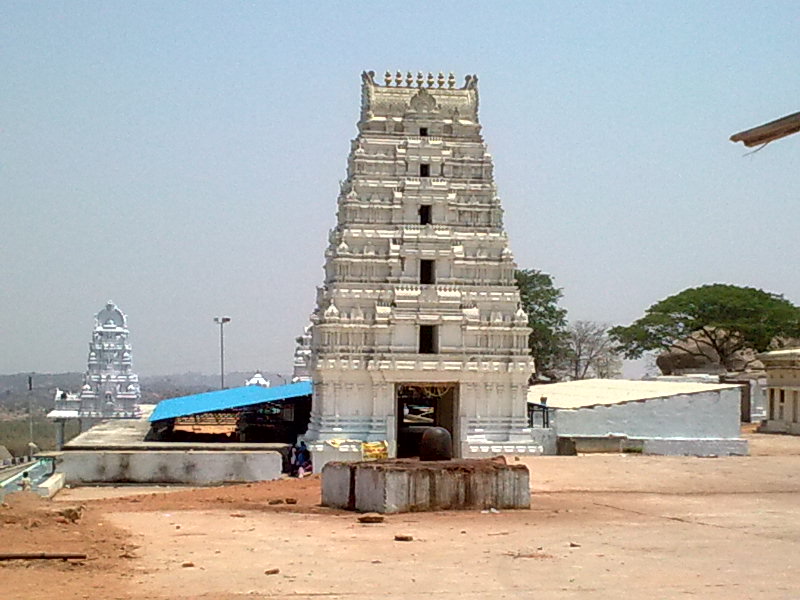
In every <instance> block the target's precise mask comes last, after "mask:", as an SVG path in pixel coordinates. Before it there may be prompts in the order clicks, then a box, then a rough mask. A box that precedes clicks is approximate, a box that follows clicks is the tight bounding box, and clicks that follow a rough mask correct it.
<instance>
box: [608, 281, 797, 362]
mask: <svg viewBox="0 0 800 600" xmlns="http://www.w3.org/2000/svg"><path fill="white" fill-rule="evenodd" d="M609 333H610V335H611V338H612V339H613V340H614V341H615V342H616V343H617V345H618V349H619V350H620V351H622V352H624V354H625V356H626V357H627V358H639V357H640V356H641V355H642V354H643V353H644V352H646V351H648V350H675V349H681V348H682V346H681V343H682V342H683V341H684V340H686V339H687V338H689V337H690V336H693V337H694V338H696V339H699V340H702V342H703V343H705V344H706V345H708V347H709V348H711V349H712V350H714V352H716V354H717V355H718V356H719V359H720V362H721V363H722V365H723V366H725V367H726V368H731V366H732V364H733V360H734V358H735V357H736V355H737V353H739V352H740V351H742V350H744V349H747V348H751V349H753V350H756V351H759V352H763V351H764V350H767V349H768V348H769V347H770V345H771V344H773V343H774V342H775V340H777V339H779V338H782V337H783V338H791V337H798V336H800V308H798V307H796V306H795V305H794V304H792V303H791V302H789V301H788V300H786V299H785V298H784V297H783V296H781V295H778V294H772V293H770V292H765V291H763V290H758V289H755V288H751V287H738V286H735V285H725V284H721V283H715V284H711V285H703V286H700V287H696V288H690V289H687V290H684V291H682V292H680V293H679V294H675V295H674V296H670V297H669V298H665V299H664V300H661V301H660V302H656V303H655V304H653V306H651V307H650V308H648V309H647V311H646V312H645V315H644V316H643V317H642V318H641V319H638V320H637V321H634V322H633V323H632V324H631V325H629V326H627V327H622V326H619V327H614V328H613V329H611V330H610V332H609Z"/></svg>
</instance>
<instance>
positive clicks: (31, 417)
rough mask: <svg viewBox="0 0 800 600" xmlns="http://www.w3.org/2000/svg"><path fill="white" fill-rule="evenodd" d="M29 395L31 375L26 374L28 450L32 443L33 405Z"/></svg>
mask: <svg viewBox="0 0 800 600" xmlns="http://www.w3.org/2000/svg"><path fill="white" fill-rule="evenodd" d="M31 396H33V375H28V430H29V434H30V436H29V437H30V440H29V441H30V444H29V445H28V451H30V448H31V445H33V407H32V401H31V400H32V399H31Z"/></svg>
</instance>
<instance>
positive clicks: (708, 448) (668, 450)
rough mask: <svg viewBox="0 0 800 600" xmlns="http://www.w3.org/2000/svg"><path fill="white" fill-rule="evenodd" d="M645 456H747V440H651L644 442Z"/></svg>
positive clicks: (643, 451)
mask: <svg viewBox="0 0 800 600" xmlns="http://www.w3.org/2000/svg"><path fill="white" fill-rule="evenodd" d="M642 453H643V454H668V455H678V456H747V455H748V447H747V440H743V439H739V440H732V439H702V440H701V439H677V438H672V439H650V440H644V446H643V449H642Z"/></svg>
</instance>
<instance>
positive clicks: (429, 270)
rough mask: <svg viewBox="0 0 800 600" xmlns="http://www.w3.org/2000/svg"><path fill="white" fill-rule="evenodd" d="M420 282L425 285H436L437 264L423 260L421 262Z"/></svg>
mask: <svg viewBox="0 0 800 600" xmlns="http://www.w3.org/2000/svg"><path fill="white" fill-rule="evenodd" d="M419 282H420V283H421V284H423V285H430V284H432V283H436V262H435V261H433V260H425V259H422V260H420V261H419Z"/></svg>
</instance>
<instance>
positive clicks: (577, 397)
mask: <svg viewBox="0 0 800 600" xmlns="http://www.w3.org/2000/svg"><path fill="white" fill-rule="evenodd" d="M735 387H737V386H736V385H735V384H734V385H732V384H721V383H695V382H693V381H692V382H672V381H652V380H647V381H640V380H632V379H583V380H580V381H565V382H563V383H551V384H548V385H532V386H531V387H529V388H528V402H533V403H536V404H538V403H540V402H541V399H542V397H544V398H547V406H549V407H552V408H562V409H570V408H587V407H590V406H598V405H605V406H608V405H612V404H622V403H623V402H636V401H641V400H650V399H653V398H666V397H669V396H679V395H683V394H697V393H700V392H712V391H717V390H723V389H727V388H735Z"/></svg>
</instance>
